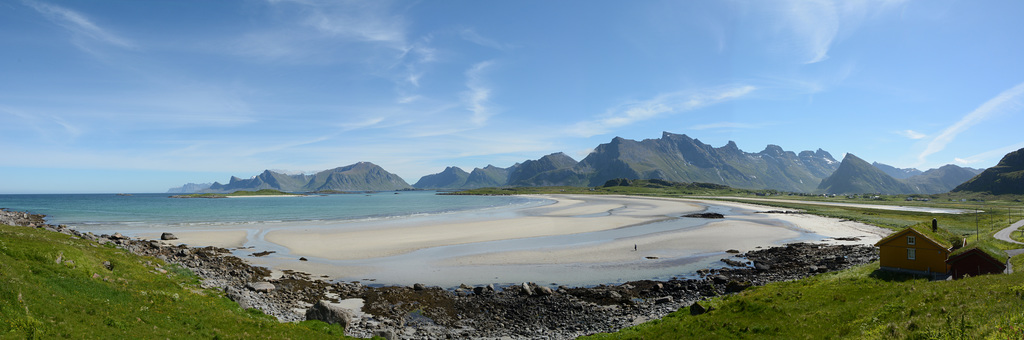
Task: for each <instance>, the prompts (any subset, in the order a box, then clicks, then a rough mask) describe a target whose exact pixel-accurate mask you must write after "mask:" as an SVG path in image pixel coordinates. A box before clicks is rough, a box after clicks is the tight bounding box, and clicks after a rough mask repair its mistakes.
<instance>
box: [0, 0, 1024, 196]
mask: <svg viewBox="0 0 1024 340" xmlns="http://www.w3.org/2000/svg"><path fill="white" fill-rule="evenodd" d="M1021 13H1024V2H1020V1H946V0H935V1H760V0H757V1H754V0H752V1H653V0H652V1H614V2H612V1H504V2H499V1H454V0H451V1H449V0H445V1H417V2H413V1H397V2H389V1H365V2H364V1H318V0H294V1H289V0H271V1H258V0H246V1H64V2H59V1H4V2H2V3H0V122H2V124H0V150H2V153H0V155H2V157H3V160H4V161H3V162H2V163H0V178H3V182H0V193H35V192H40V193H55V192H163V191H165V190H167V188H170V187H173V186H180V185H181V184H184V183H187V182H196V183H200V182H212V181H221V182H226V181H227V179H228V178H229V176H231V175H237V176H240V177H248V176H252V175H256V174H258V173H260V172H261V171H262V170H264V169H272V170H278V171H288V172H314V171H319V170H324V169H329V168H334V167H338V166H344V165H348V164H352V163H355V162H359V161H370V162H374V163H376V164H378V165H380V166H382V167H384V168H385V169H387V170H389V171H391V172H394V173H396V174H398V175H400V176H402V177H403V178H404V179H405V180H406V181H407V182H409V183H410V184H411V183H414V182H416V181H417V180H418V179H419V178H420V176H423V175H427V174H431V173H436V172H439V171H441V170H443V169H444V168H445V167H446V166H449V165H455V166H460V167H462V168H464V169H466V170H467V171H468V170H471V169H472V168H474V167H483V166H485V165H487V164H493V165H496V166H500V167H507V166H510V165H512V164H514V163H516V162H521V161H523V160H526V159H537V158H539V157H541V156H543V155H545V154H549V153H553V152H559V151H563V152H566V153H567V154H569V155H570V156H572V157H574V158H576V159H577V160H579V159H582V158H583V157H585V156H586V155H587V153H588V152H590V151H591V150H592V148H594V147H596V146H597V145H598V144H601V143H607V142H608V141H610V140H611V139H612V138H613V137H616V136H621V137H624V138H630V139H637V140H640V139H645V138H659V137H660V136H661V132H662V131H669V132H673V133H682V134H687V135H689V136H691V137H693V138H697V139H700V140H701V141H703V142H705V143H708V144H711V145H712V146H715V147H720V146H722V145H725V144H726V143H727V142H728V141H730V140H733V141H736V143H737V144H738V145H739V147H740V148H741V149H743V150H745V151H747V152H758V151H760V150H763V149H764V148H765V146H766V145H767V144H776V145H780V146H782V148H784V149H786V150H792V151H797V152H799V151H801V150H815V149H818V148H822V149H825V150H826V151H829V152H831V153H832V154H833V155H834V156H835V157H836V158H841V157H842V156H843V155H844V154H845V153H853V154H856V155H858V156H859V157H861V158H863V159H865V160H868V161H869V162H870V161H878V162H881V163H886V164H890V165H894V166H897V167H917V168H920V169H928V168H933V167H938V166H941V165H944V164H958V165H962V166H970V167H989V166H993V165H995V164H996V163H997V162H998V161H999V159H1000V158H1001V157H1002V156H1003V155H1004V154H1006V153H1007V152H1010V151H1013V150H1016V149H1019V148H1022V147H1024V137H1021V133H1020V128H1021V127H1022V126H1024V62H1021V61H1022V60H1024V44H1022V43H1020V41H1021V40H1020V37H1019V35H1020V33H1021V32H1024V21H1021V20H1020V14H1021Z"/></svg>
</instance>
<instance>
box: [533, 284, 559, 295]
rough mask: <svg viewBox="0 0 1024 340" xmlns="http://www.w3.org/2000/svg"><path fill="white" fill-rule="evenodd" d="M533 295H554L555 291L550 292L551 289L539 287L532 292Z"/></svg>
mask: <svg viewBox="0 0 1024 340" xmlns="http://www.w3.org/2000/svg"><path fill="white" fill-rule="evenodd" d="M534 293H536V294H537V295H538V296H550V295H552V294H555V291H554V290H551V288H548V287H544V286H540V287H537V289H535V290H534Z"/></svg>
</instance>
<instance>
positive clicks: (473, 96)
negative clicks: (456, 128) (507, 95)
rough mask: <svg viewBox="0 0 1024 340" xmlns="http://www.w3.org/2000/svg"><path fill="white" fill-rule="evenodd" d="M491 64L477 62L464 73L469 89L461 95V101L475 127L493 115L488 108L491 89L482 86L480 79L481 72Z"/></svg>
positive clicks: (491, 63)
mask: <svg viewBox="0 0 1024 340" xmlns="http://www.w3.org/2000/svg"><path fill="white" fill-rule="evenodd" d="M493 64H494V62H493V61H484V62H479V63H476V64H475V65H473V67H470V68H469V70H467V71H466V87H467V88H469V89H468V90H467V91H466V92H464V93H463V100H464V101H465V103H466V108H467V109H468V110H469V111H470V112H472V116H470V121H471V122H473V124H474V125H476V126H481V125H484V124H485V123H487V120H488V119H489V118H491V116H493V115H494V110H493V109H492V108H491V107H490V98H491V89H490V88H489V87H487V86H484V84H483V79H482V76H483V72H484V71H485V70H486V69H487V68H489V67H491V65H493Z"/></svg>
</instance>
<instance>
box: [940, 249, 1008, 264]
mask: <svg viewBox="0 0 1024 340" xmlns="http://www.w3.org/2000/svg"><path fill="white" fill-rule="evenodd" d="M971 256H980V257H981V258H983V259H985V260H986V261H989V262H992V263H993V264H996V265H999V266H1000V267H1003V268H1005V267H1006V265H1005V264H1003V262H1002V261H999V260H998V259H996V258H995V257H993V256H992V255H990V254H989V253H988V252H985V251H984V250H982V249H980V248H977V247H972V248H970V249H968V250H965V251H963V252H961V253H959V254H957V255H953V256H950V257H949V258H948V259H946V264H950V265H952V264H954V263H956V262H958V261H960V260H963V259H966V258H968V257H971Z"/></svg>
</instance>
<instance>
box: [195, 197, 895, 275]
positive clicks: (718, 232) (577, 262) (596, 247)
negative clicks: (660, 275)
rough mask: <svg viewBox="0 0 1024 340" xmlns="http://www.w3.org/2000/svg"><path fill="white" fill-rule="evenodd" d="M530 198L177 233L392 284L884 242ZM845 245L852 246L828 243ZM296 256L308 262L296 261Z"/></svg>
mask: <svg viewBox="0 0 1024 340" xmlns="http://www.w3.org/2000/svg"><path fill="white" fill-rule="evenodd" d="M537 197H539V198H544V199H548V200H551V201H554V202H555V203H553V204H550V205H543V206H539V207H530V208H520V209H517V210H515V211H512V212H510V213H509V212H505V213H499V214H494V216H487V215H484V216H481V215H473V216H471V217H462V216H460V215H458V214H455V215H454V216H451V217H445V218H407V219H401V220H397V221H387V222H361V223H344V224H339V225H330V224H329V223H326V222H325V223H321V225H310V224H308V223H307V224H303V223H299V224H265V225H255V226H249V227H248V228H254V229H256V230H249V231H248V232H247V231H243V230H237V229H235V230H224V231H181V232H176V234H177V235H178V237H179V238H180V240H179V241H180V242H182V243H186V244H190V245H195V246H205V245H216V246H220V247H239V246H241V245H243V244H244V245H248V246H253V245H255V249H254V250H253V251H260V250H261V249H260V248H266V247H271V248H274V249H279V250H278V254H276V255H277V256H275V257H267V258H253V257H246V259H248V260H250V261H251V262H254V263H257V264H261V265H266V266H270V267H273V268H278V269H293V270H301V271H304V272H308V273H311V274H315V275H327V276H330V277H334V278H352V277H364V276H365V277H375V276H374V275H375V273H376V275H377V276H381V277H392V278H393V277H394V274H393V273H388V272H389V271H398V270H401V271H410V272H417V273H420V274H418V275H420V276H421V277H422V276H423V275H429V274H425V273H435V272H446V271H452V270H456V269H454V268H473V270H482V269H481V268H484V269H483V270H494V271H495V272H498V273H501V274H507V273H503V272H502V270H503V269H502V268H505V269H504V270H505V271H506V272H507V271H509V270H511V269H510V268H514V271H523V270H524V268H527V267H528V266H534V267H544V268H546V269H545V270H556V269H551V268H560V267H558V266H563V267H564V268H570V267H572V268H576V267H578V266H581V265H582V266H591V267H597V266H611V267H614V266H615V265H622V264H630V263H641V262H642V263H644V264H645V265H649V264H650V263H651V262H650V260H651V259H680V258H688V257H698V256H707V255H708V254H719V256H720V257H724V256H728V255H725V251H726V250H731V249H735V250H738V251H741V252H745V251H749V250H753V249H756V248H758V247H769V246H774V245H781V244H784V243H788V242H795V241H806V242H819V243H834V244H874V243H875V242H877V241H878V240H879V239H881V238H882V237H884V236H885V235H887V234H888V233H889V230H887V229H882V228H878V227H874V226H870V225H866V224H862V223H857V222H851V221H843V220H838V219H833V218H826V217H820V216H813V215H804V214H765V213H758V212H759V211H767V210H778V209H777V208H771V207H767V206H759V205H754V204H747V203H734V202H723V201H707V200H693V199H669V198H652V197H635V196H602V195H539V196H537ZM705 209H710V210H709V211H722V212H723V213H724V214H725V215H726V218H725V219H699V218H687V217H681V216H683V215H686V214H689V213H694V212H702V211H705ZM324 224H326V225H324ZM847 237H856V238H858V239H859V240H856V241H839V240H835V238H847ZM246 238H248V239H246ZM634 247H635V249H636V250H635V251H634ZM300 256H302V257H306V258H309V259H310V261H308V262H305V261H303V262H297V261H295V259H297V258H298V257H300ZM638 261H640V262H638ZM643 261H647V262H643ZM545 266H546V267H545ZM552 266H553V267H552ZM527 270H528V269H527ZM595 275H597V274H595ZM482 276H495V277H497V276H498V274H493V275H492V274H490V273H488V274H482ZM392 280H397V281H401V279H396V278H393V279H392Z"/></svg>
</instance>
